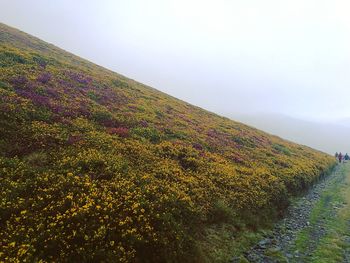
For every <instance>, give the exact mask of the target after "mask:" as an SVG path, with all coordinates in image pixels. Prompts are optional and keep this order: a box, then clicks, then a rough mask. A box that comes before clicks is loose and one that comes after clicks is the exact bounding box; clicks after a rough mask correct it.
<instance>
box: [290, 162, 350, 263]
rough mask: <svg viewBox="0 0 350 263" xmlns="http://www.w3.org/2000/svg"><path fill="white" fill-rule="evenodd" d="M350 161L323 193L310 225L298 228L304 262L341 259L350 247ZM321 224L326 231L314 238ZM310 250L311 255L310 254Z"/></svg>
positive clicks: (328, 262) (295, 248) (297, 240)
mask: <svg viewBox="0 0 350 263" xmlns="http://www.w3.org/2000/svg"><path fill="white" fill-rule="evenodd" d="M349 186H350V165H349V164H344V165H342V167H341V168H340V170H339V174H338V176H337V177H335V178H334V179H333V182H332V185H331V187H330V188H329V189H327V190H326V191H325V192H324V193H323V194H322V196H321V198H320V201H319V202H318V203H317V204H316V206H315V208H314V209H313V211H312V213H311V215H310V226H309V227H308V228H306V229H304V230H302V231H301V232H299V234H298V236H297V239H296V242H295V247H294V250H298V251H299V252H300V254H301V255H303V256H302V257H301V259H302V260H303V262H324V263H330V262H334V263H336V262H342V261H343V258H344V252H345V251H349V248H350V244H349V241H347V240H346V238H347V237H349V235H350V224H349V222H350V187H349ZM320 226H322V227H323V228H324V229H325V231H326V232H325V234H324V235H323V236H321V237H319V238H315V233H316V232H317V231H319V230H318V228H319V227H320ZM307 254H309V255H307Z"/></svg>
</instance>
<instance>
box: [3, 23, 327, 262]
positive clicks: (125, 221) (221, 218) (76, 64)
mask: <svg viewBox="0 0 350 263" xmlns="http://www.w3.org/2000/svg"><path fill="white" fill-rule="evenodd" d="M83 44H84V43H82V45H83ZM0 77H1V79H0V109H1V110H0V171H1V177H0V197H1V198H0V200H1V201H0V202H1V206H0V261H4V262H10V261H23V262H24V261H29V262H35V261H40V260H42V261H57V262H65V261H69V262H102V261H104V262H195V261H199V262H205V261H208V262H215V261H223V260H228V259H229V258H230V256H232V254H237V253H239V252H240V248H242V247H243V246H244V244H245V245H247V244H249V243H247V242H246V241H247V240H246V239H243V236H244V232H246V231H251V230H256V229H258V228H259V227H261V226H263V225H266V224H267V223H268V222H269V221H270V220H273V219H274V218H275V217H276V216H278V215H279V214H280V213H281V212H283V211H284V209H285V207H286V206H287V205H288V198H289V196H290V195H293V194H298V193H299V192H300V191H302V190H304V189H305V188H307V187H308V186H309V185H310V184H311V183H312V182H314V181H315V180H317V179H318V177H319V176H320V175H322V174H325V173H326V172H327V171H328V170H329V169H330V168H331V166H332V165H334V159H333V158H332V157H331V156H329V155H327V154H325V153H322V152H319V151H316V150H313V149H311V148H309V147H306V146H302V145H298V144H295V143H292V142H289V141H285V140H283V139H281V138H279V137H276V136H272V135H269V134H267V133H265V132H262V131H260V130H257V129H255V128H252V127H249V126H247V125H244V124H242V123H239V122H235V121H232V120H230V119H228V118H224V117H221V116H218V115H216V114H214V113H211V112H208V111H206V110H203V109H201V108H199V107H196V106H193V105H190V104H188V103H186V102H184V101H181V100H178V99H176V98H174V97H171V96H169V95H167V94H164V93H162V92H160V91H157V90H155V89H153V88H151V87H148V86H145V85H143V84H141V83H138V82H136V81H134V80H131V79H128V78H126V77H124V76H121V75H119V74H117V73H114V72H112V71H110V70H107V69H105V68H103V67H100V66H98V65H95V64H93V63H91V62H88V61H86V60H83V59H81V58H79V57H77V56H74V55H72V54H70V53H68V52H65V51H64V50H62V49H59V48H57V47H55V46H53V45H51V44H48V43H46V42H44V41H41V40H39V39H37V38H35V37H33V36H30V35H28V34H25V33H23V32H21V31H18V30H16V29H13V28H10V27H8V26H6V25H3V24H0ZM247 236H248V237H250V238H251V237H252V235H251V234H250V235H247ZM239 240H245V241H244V242H246V243H244V242H243V241H242V242H241V243H239V242H240V241H239Z"/></svg>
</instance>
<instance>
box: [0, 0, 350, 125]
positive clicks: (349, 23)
mask: <svg viewBox="0 0 350 263" xmlns="http://www.w3.org/2000/svg"><path fill="white" fill-rule="evenodd" d="M0 21H1V22H3V23H5V24H8V25H11V26H14V27H17V28H19V29H21V30H23V31H25V32H27V33H30V34H33V35H35V36H37V37H39V38H42V39H43V40H45V41H48V42H51V43H53V44H55V45H57V46H59V47H61V48H64V49H66V50H67V51H70V52H72V53H75V54H77V55H79V56H82V57H84V58H87V59H89V60H91V61H93V62H96V63H98V64H100V65H103V66H105V67H107V68H110V69H112V70H114V71H116V72H118V73H121V74H123V75H125V76H127V77H130V78H133V79H136V80H138V81H140V82H143V83H145V84H148V85H150V86H153V87H155V88H157V89H159V90H162V91H164V92H167V93H169V94H171V95H173V96H176V97H178V98H181V99H183V100H186V101H188V102H191V103H193V104H195V105H198V106H201V107H203V108H206V109H209V110H211V111H214V112H217V113H220V114H225V115H228V116H229V115H232V113H236V112H244V113H247V112H252V113H253V112H262V111H266V112H280V113H283V114H287V115H290V116H295V117H302V118H311V119H332V118H333V119H337V118H343V117H349V116H350V85H349V84H350V1H347V0H264V1H261V0H240V1H238V0H231V1H230V0H212V1H209V0H174V1H171V0H148V1H147V0H124V1H118V0H115V1H112V0H96V1H92V0H90V1H89V0H57V1H48V0H32V1H27V0H22V1H20V0H0Z"/></svg>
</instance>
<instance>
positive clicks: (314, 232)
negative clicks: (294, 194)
mask: <svg viewBox="0 0 350 263" xmlns="http://www.w3.org/2000/svg"><path fill="white" fill-rule="evenodd" d="M244 257H245V259H246V260H245V259H244V260H242V259H241V260H234V261H233V262H247V261H248V262H257V263H262V262H268V263H269V262H271V263H274V262H319V263H323V262H324V263H332V262H334V263H339V262H345V263H350V162H349V163H345V164H339V165H338V166H337V167H336V168H335V170H334V172H333V173H332V174H331V175H329V176H327V177H326V178H324V179H322V180H321V181H320V182H319V183H317V184H315V185H314V186H313V187H312V188H311V189H310V190H309V191H308V192H307V193H306V194H305V195H304V196H303V197H301V198H298V199H297V200H296V201H294V202H293V204H292V205H291V206H290V208H289V209H288V211H287V214H286V216H285V218H284V219H282V220H281V221H280V222H278V223H277V224H276V226H275V227H274V229H273V230H272V231H271V232H270V233H269V234H267V235H266V236H265V237H264V238H263V239H262V240H260V241H259V242H258V243H257V244H256V245H255V246H253V247H252V248H251V249H250V250H249V251H247V252H246V253H245V254H244Z"/></svg>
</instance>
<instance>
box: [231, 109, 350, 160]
mask: <svg viewBox="0 0 350 263" xmlns="http://www.w3.org/2000/svg"><path fill="white" fill-rule="evenodd" d="M230 117H232V119H236V120H239V121H241V122H244V123H246V124H249V125H251V126H254V127H256V128H258V129H261V130H264V131H266V132H268V133H271V134H274V135H277V136H280V137H282V138H284V139H287V140H291V141H295V142H298V143H300V144H304V145H307V146H310V147H312V148H315V149H318V150H321V151H324V152H327V153H329V154H334V153H335V152H337V151H338V152H339V151H341V152H350V140H349V137H350V119H341V120H338V121H329V122H326V121H315V120H304V119H298V118H294V117H290V116H287V115H282V114H273V113H260V114H258V113H257V114H232V115H231V116H230Z"/></svg>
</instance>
